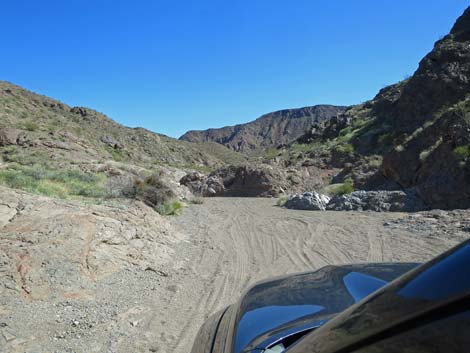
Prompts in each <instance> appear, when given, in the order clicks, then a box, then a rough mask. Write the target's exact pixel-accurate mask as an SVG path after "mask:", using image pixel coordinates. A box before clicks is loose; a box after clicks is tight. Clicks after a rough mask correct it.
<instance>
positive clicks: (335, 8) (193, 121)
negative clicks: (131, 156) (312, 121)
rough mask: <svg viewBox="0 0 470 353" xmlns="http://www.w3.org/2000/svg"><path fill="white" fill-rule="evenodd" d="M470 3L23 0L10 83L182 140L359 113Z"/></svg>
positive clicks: (0, 21)
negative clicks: (295, 117) (276, 115)
mask: <svg viewBox="0 0 470 353" xmlns="http://www.w3.org/2000/svg"><path fill="white" fill-rule="evenodd" d="M469 4H470V2H469V1H467V0H466V1H464V0H413V1H410V0H380V1H377V0H360V1H359V0H290V1H286V0H231V1H228V0H197V1H194V0H185V1H182V0H133V1H131V0H127V1H120V0H41V1H36V0H28V1H26V0H15V1H3V2H2V4H1V5H0V31H1V33H2V35H1V39H0V43H1V48H2V50H1V51H2V54H1V55H0V79H3V80H7V81H11V82H13V83H16V84H19V85H21V86H24V87H26V88H28V89H31V90H33V91H36V92H39V93H42V94H45V95H48V96H51V97H53V98H57V99H59V100H62V101H64V102H65V103H67V104H70V105H82V106H88V107H91V108H94V109H96V110H99V111H101V112H104V113H105V114H107V115H109V116H110V117H111V118H113V119H115V120H117V121H119V122H120V123H123V124H125V125H128V126H143V127H146V128H148V129H150V130H153V131H156V132H160V133H165V134H167V135H170V136H174V137H178V136H179V135H181V134H182V133H184V132H185V131H187V130H190V129H205V128H209V127H220V126H225V125H232V124H236V123H242V122H247V121H250V120H253V119H255V118H257V117H258V116H259V115H261V114H263V113H267V112H270V111H274V110H278V109H284V108H292V107H301V106H307V105H315V104H322V103H328V104H338V105H349V104H355V103H359V102H361V101H364V100H367V99H369V98H372V97H373V96H374V95H375V94H376V93H377V91H378V90H379V89H380V88H382V87H383V86H385V85H388V84H391V83H394V82H396V81H399V80H401V79H403V78H404V77H405V76H406V75H410V74H412V73H413V72H414V71H415V70H416V68H417V65H418V62H419V60H420V59H421V58H422V57H423V56H424V55H425V54H426V53H427V52H428V51H430V50H431V49H432V46H433V43H434V42H435V41H436V40H437V39H438V38H440V37H441V36H442V35H444V34H446V33H447V32H448V31H449V30H450V28H451V27H452V24H453V23H454V22H455V20H456V18H457V17H458V16H459V15H460V14H461V13H462V12H463V10H464V9H465V8H466V7H467V6H468V5H469Z"/></svg>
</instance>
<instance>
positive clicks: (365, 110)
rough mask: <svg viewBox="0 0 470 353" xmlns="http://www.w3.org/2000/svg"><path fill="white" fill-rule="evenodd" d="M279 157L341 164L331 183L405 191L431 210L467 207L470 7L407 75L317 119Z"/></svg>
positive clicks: (469, 188)
mask: <svg viewBox="0 0 470 353" xmlns="http://www.w3.org/2000/svg"><path fill="white" fill-rule="evenodd" d="M278 155H279V156H284V159H285V160H287V161H288V162H289V163H297V164H298V163H305V160H306V159H311V160H313V161H314V162H313V163H319V164H323V166H326V167H342V168H343V170H342V171H341V172H340V173H339V174H338V175H337V176H336V177H335V178H333V182H343V181H344V180H346V179H347V178H352V179H353V180H354V182H355V186H356V188H357V187H361V188H368V189H403V190H410V191H411V192H413V193H414V192H416V193H417V194H418V195H419V196H420V197H421V198H422V199H423V200H424V201H425V202H426V203H427V205H428V206H430V207H433V208H468V207H470V158H469V157H470V9H467V10H466V11H465V12H464V14H463V15H462V16H461V17H460V18H459V19H458V20H457V22H456V23H455V25H454V26H453V28H452V30H451V31H450V33H449V34H448V35H447V36H445V37H444V38H442V39H440V40H439V41H437V42H436V44H435V46H434V48H433V50H432V51H431V52H430V53H429V54H428V55H426V57H425V58H424V59H423V60H422V61H421V62H420V64H419V67H418V69H417V71H416V72H415V73H414V74H413V75H412V76H411V77H410V78H409V79H407V80H405V81H402V82H399V83H397V84H395V85H392V86H389V87H386V88H384V89H382V90H381V91H380V92H379V93H378V94H377V96H376V97H375V98H374V99H372V100H371V101H368V102H365V103H363V104H360V105H357V106H354V107H350V108H348V109H347V110H346V111H345V112H344V113H343V114H341V115H340V116H338V117H337V118H335V119H330V120H329V121H326V122H324V123H321V124H315V125H314V126H313V127H312V128H311V129H310V131H309V132H308V133H307V134H305V135H303V136H301V137H300V138H299V139H298V140H297V141H296V143H294V144H291V146H290V147H289V148H287V149H285V150H284V151H282V150H281V151H279V153H278ZM319 160H320V161H321V162H318V161H319Z"/></svg>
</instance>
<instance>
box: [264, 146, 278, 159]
mask: <svg viewBox="0 0 470 353" xmlns="http://www.w3.org/2000/svg"><path fill="white" fill-rule="evenodd" d="M278 155H279V151H278V149H277V148H269V149H267V150H266V154H265V157H266V159H275V158H276V157H277V156H278Z"/></svg>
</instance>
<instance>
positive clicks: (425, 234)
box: [0, 190, 470, 353]
mask: <svg viewBox="0 0 470 353" xmlns="http://www.w3.org/2000/svg"><path fill="white" fill-rule="evenodd" d="M2 192H3V194H2V203H0V216H1V217H0V352H1V353H3V352H15V353H16V352H21V353H24V352H41V353H42V352H44V353H45V352H48V353H49V352H73V353H75V352H77V353H81V352H84V353H85V352H86V353H91V352H100V353H101V352H110V353H115V352H116V353H121V352H122V353H129V352H132V353H134V352H147V353H148V352H158V353H188V352H189V351H190V348H191V345H192V341H193V339H194V336H195V334H196V332H197V330H198V328H199V326H200V325H201V324H202V322H203V321H204V319H205V318H206V317H207V316H208V315H210V314H211V313H213V312H215V311H217V310H219V309H221V308H224V307H225V306H226V305H228V304H230V303H232V302H234V301H235V300H237V298H238V297H239V296H240V294H241V293H242V292H243V291H244V290H245V289H246V288H247V287H248V286H249V285H250V284H252V283H254V282H256V281H258V280H261V279H264V278H266V277H270V276H274V275H281V274H286V273H292V272H297V271H306V270H314V269H317V268H320V267H322V266H324V265H327V264H341V263H353V262H366V261H367V262H380V261H422V260H427V259H429V258H431V257H433V256H434V255H436V254H438V253H440V252H442V251H444V250H446V249H448V248H450V247H451V246H452V245H454V244H456V243H458V242H459V241H460V240H462V237H465V236H468V232H467V231H466V230H462V231H460V230H459V231H456V232H454V231H449V229H450V228H449V226H448V225H447V223H443V221H442V219H444V218H445V219H446V220H447V221H449V222H450V221H452V222H454V223H455V227H454V228H455V229H464V228H465V227H466V228H465V229H467V228H468V229H470V224H468V225H467V224H466V223H465V222H466V219H468V218H469V217H468V214H467V213H465V214H461V215H459V217H460V218H458V219H457V220H455V221H453V220H454V219H456V217H457V216H456V215H455V214H450V213H446V215H445V217H444V216H443V217H444V218H442V219H441V218H439V217H437V219H436V218H434V217H432V215H431V216H429V215H421V214H417V215H412V216H408V215H406V216H405V215H404V214H396V213H395V214H393V213H366V212H363V213H358V212H350V213H347V212H308V211H305V212H303V211H291V210H285V209H281V208H279V207H275V206H274V204H275V201H274V200H270V199H235V198H224V199H217V198H215V199H206V200H205V203H204V204H203V205H192V206H191V207H188V208H186V209H185V210H184V212H183V215H182V216H179V217H168V218H162V217H160V216H159V215H158V214H156V213H155V212H154V211H153V210H152V209H150V208H148V207H146V206H145V205H143V204H139V203H135V202H129V203H128V204H125V203H122V204H120V205H118V206H113V205H82V204H80V203H77V202H75V201H73V202H72V201H60V200H53V199H47V198H37V197H33V196H30V195H27V194H24V193H17V192H12V191H8V190H3V191H2ZM406 217H415V218H416V219H417V220H418V221H419V222H417V223H416V225H414V226H413V227H414V228H413V227H412V228H409V227H407V226H400V222H398V223H396V222H397V220H399V219H403V218H406ZM447 221H446V222H447ZM407 222H408V221H407ZM405 223H406V222H405ZM437 226H439V227H437ZM436 227H437V228H436ZM409 229H412V230H413V232H411V231H410V230H409Z"/></svg>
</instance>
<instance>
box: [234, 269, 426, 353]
mask: <svg viewBox="0 0 470 353" xmlns="http://www.w3.org/2000/svg"><path fill="white" fill-rule="evenodd" d="M417 265H418V264H415V263H388V264H386V263H385V264H383V263H382V264H358V265H344V266H327V267H324V268H322V269H320V270H318V271H315V272H306V273H299V274H294V275H289V276H284V277H279V278H275V279H271V280H269V281H265V282H261V283H258V284H256V285H255V286H253V287H252V288H250V289H249V290H248V291H247V292H246V293H245V295H244V296H243V297H242V298H241V299H240V301H239V303H238V310H237V314H236V315H237V316H236V326H235V330H234V337H233V342H234V346H233V352H234V353H245V352H256V351H262V350H264V349H265V348H267V347H269V346H272V345H273V344H275V343H276V342H277V341H279V340H281V339H284V338H285V337H288V336H291V335H296V334H298V333H300V332H308V331H309V330H312V329H314V328H316V327H319V326H321V325H323V324H324V323H326V322H327V321H328V320H330V319H331V318H333V317H334V316H336V315H337V314H338V313H340V312H342V311H343V310H345V309H346V308H348V307H350V306H351V305H353V304H355V303H356V302H358V301H360V300H361V299H362V298H364V297H366V296H367V295H369V294H371V293H372V292H374V291H376V290H377V289H379V288H381V287H383V286H384V285H386V284H387V283H388V282H390V281H392V280H394V279H395V278H397V277H399V276H400V275H402V274H404V273H406V272H408V271H409V270H411V269H413V268H415V267H416V266H417Z"/></svg>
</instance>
